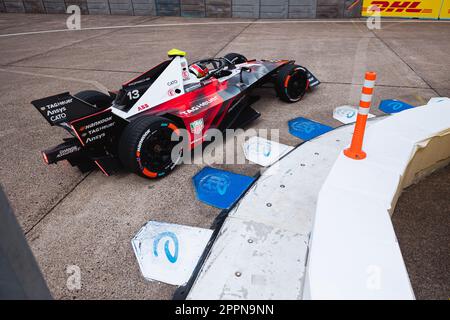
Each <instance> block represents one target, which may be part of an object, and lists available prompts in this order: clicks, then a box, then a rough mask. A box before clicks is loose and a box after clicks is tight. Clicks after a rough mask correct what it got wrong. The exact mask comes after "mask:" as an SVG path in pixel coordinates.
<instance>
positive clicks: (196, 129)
mask: <svg viewBox="0 0 450 320" xmlns="http://www.w3.org/2000/svg"><path fill="white" fill-rule="evenodd" d="M189 126H190V127H191V132H192V133H193V134H196V135H197V134H201V133H202V131H203V128H204V124H203V118H201V119H198V120H195V121H193V122H191V123H190V125H189Z"/></svg>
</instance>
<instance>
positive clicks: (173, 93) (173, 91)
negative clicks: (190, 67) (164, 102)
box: [167, 89, 175, 97]
mask: <svg viewBox="0 0 450 320" xmlns="http://www.w3.org/2000/svg"><path fill="white" fill-rule="evenodd" d="M167 95H168V96H169V97H173V96H174V95H175V90H173V89H169V91H167Z"/></svg>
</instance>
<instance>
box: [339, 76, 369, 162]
mask: <svg viewBox="0 0 450 320" xmlns="http://www.w3.org/2000/svg"><path fill="white" fill-rule="evenodd" d="M376 78H377V74H376V73H375V72H366V77H365V81H364V86H363V88H362V94H361V100H360V101H359V109H358V115H357V117H356V124H355V130H354V131H353V137H352V143H351V145H350V148H348V149H345V150H344V154H345V155H346V156H347V157H349V158H352V159H355V160H362V159H364V158H365V157H366V156H367V155H366V153H365V152H364V151H363V150H362V145H363V140H364V132H365V130H366V122H367V116H368V115H369V110H370V102H371V101H372V94H373V88H374V86H375V79H376Z"/></svg>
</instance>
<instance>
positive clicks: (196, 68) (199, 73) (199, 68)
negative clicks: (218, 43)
mask: <svg viewBox="0 0 450 320" xmlns="http://www.w3.org/2000/svg"><path fill="white" fill-rule="evenodd" d="M189 71H190V72H191V73H193V74H194V75H195V76H196V77H197V78H203V77H204V76H206V75H207V74H208V72H209V70H208V68H207V67H206V66H204V65H202V64H200V63H193V64H191V65H190V66H189Z"/></svg>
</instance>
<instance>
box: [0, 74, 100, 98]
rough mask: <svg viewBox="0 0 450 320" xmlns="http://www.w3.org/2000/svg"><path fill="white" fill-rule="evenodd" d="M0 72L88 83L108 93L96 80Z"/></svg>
mask: <svg viewBox="0 0 450 320" xmlns="http://www.w3.org/2000/svg"><path fill="white" fill-rule="evenodd" d="M0 72H10V73H15V74H23V75H28V76H34V77H44V78H53V79H58V80H65V81H75V82H81V83H87V84H91V85H93V86H95V87H96V88H97V89H99V90H100V91H102V92H104V93H108V88H106V87H105V86H104V85H102V84H101V83H100V82H98V81H94V80H84V79H78V78H71V77H60V76H54V75H50V74H42V73H34V72H27V71H17V70H9V69H2V68H0Z"/></svg>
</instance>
